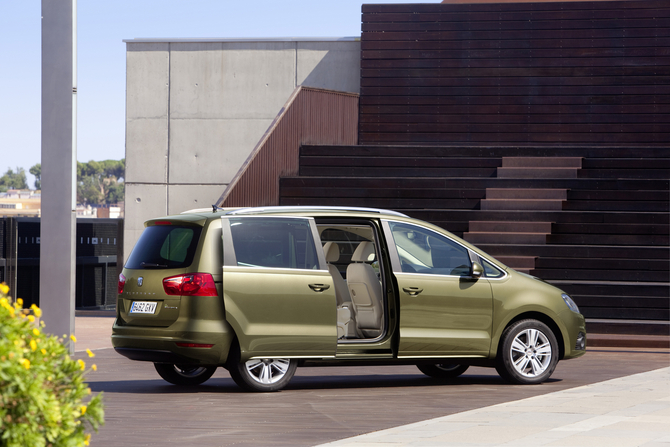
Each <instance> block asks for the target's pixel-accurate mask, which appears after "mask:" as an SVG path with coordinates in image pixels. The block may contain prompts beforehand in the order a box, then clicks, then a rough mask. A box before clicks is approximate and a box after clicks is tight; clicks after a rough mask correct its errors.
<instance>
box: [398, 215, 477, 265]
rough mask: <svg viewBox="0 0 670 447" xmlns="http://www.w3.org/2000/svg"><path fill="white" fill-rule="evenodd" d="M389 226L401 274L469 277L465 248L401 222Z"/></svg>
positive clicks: (438, 235)
mask: <svg viewBox="0 0 670 447" xmlns="http://www.w3.org/2000/svg"><path fill="white" fill-rule="evenodd" d="M389 226H390V228H391V233H392V234H393V240H394V242H395V246H396V249H397V252H398V257H399V258H400V266H401V268H402V271H403V272H406V273H424V274H431V275H454V276H465V275H469V274H470V257H469V255H468V250H467V249H466V248H465V247H463V246H461V245H459V244H457V243H456V242H454V241H452V240H451V239H449V238H448V237H446V236H443V235H441V234H439V233H436V232H434V231H431V230H429V229H427V228H421V227H418V226H415V225H411V224H406V223H400V222H389Z"/></svg>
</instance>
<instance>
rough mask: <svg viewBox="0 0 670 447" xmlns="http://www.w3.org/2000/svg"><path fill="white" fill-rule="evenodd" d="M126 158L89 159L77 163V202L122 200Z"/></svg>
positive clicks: (115, 201)
mask: <svg viewBox="0 0 670 447" xmlns="http://www.w3.org/2000/svg"><path fill="white" fill-rule="evenodd" d="M125 170H126V160H125V159H121V160H103V161H94V160H91V161H89V162H88V163H80V162H78V163H77V202H79V203H85V204H90V205H102V204H112V203H117V202H119V201H121V200H123V192H124V185H123V182H122V181H120V180H121V179H123V178H124V175H125Z"/></svg>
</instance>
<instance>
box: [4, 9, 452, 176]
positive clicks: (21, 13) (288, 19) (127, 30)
mask: <svg viewBox="0 0 670 447" xmlns="http://www.w3.org/2000/svg"><path fill="white" fill-rule="evenodd" d="M438 2H439V1H436V0H423V1H413V0H367V1H354V0H329V1H326V0H256V1H250V0H248V1H239V0H189V1H187V0H181V1H177V0H79V1H78V2H77V84H78V85H77V160H78V161H80V162H87V161H89V160H96V161H100V160H108V159H114V160H119V159H121V158H124V157H125V91H126V84H125V83H126V59H125V58H126V45H125V43H124V42H123V40H124V39H134V38H198V37H205V38H250V37H275V38H276V37H359V36H360V34H361V5H362V4H363V3H366V4H371V3H438ZM40 13H41V1H38V0H19V1H14V0H0V42H1V45H2V49H3V50H2V55H1V56H0V175H2V174H4V173H5V172H6V171H7V169H8V168H11V169H14V170H15V169H16V168H17V167H18V168H24V169H25V171H26V174H27V176H28V183H29V186H30V187H31V188H32V187H33V182H34V178H33V176H32V175H30V174H29V173H28V170H29V169H30V167H31V166H33V165H35V164H36V163H39V162H40V153H41V139H40V121H41V112H40V110H41V92H40V89H41V80H40V76H41V23H40V21H41V17H40Z"/></svg>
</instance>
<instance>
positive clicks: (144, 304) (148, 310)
mask: <svg viewBox="0 0 670 447" xmlns="http://www.w3.org/2000/svg"><path fill="white" fill-rule="evenodd" d="M156 304H157V303H156V301H133V305H132V306H130V312H129V313H131V314H152V313H154V312H156Z"/></svg>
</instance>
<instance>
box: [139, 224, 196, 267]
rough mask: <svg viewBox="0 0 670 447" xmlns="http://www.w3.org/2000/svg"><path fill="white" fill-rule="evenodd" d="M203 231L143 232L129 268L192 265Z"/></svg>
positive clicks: (165, 228) (153, 229) (170, 229)
mask: <svg viewBox="0 0 670 447" xmlns="http://www.w3.org/2000/svg"><path fill="white" fill-rule="evenodd" d="M201 230H202V228H200V227H190V226H189V227H187V226H177V225H153V226H150V227H147V228H145V229H144V232H143V233H142V236H140V239H139V240H138V241H137V244H136V245H135V248H134V249H133V252H132V253H131V254H130V257H129V258H128V262H126V268H129V269H141V268H182V267H188V266H189V265H191V263H192V262H193V255H194V254H195V249H196V247H197V245H198V239H199V238H200V232H201Z"/></svg>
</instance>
